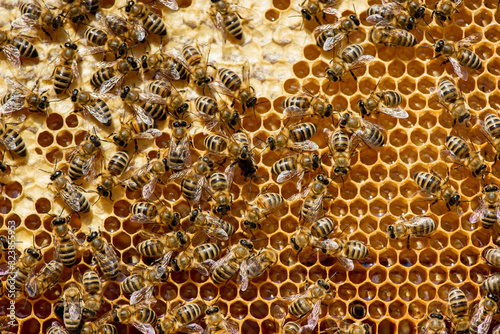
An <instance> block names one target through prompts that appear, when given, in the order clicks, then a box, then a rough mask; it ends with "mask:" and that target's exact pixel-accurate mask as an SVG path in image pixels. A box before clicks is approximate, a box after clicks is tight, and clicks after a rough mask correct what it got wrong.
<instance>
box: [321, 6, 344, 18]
mask: <svg viewBox="0 0 500 334" xmlns="http://www.w3.org/2000/svg"><path fill="white" fill-rule="evenodd" d="M323 12H324V13H325V14H328V15H333V16H335V17H336V18H341V17H342V13H341V12H340V11H339V10H338V9H335V8H332V7H326V8H323Z"/></svg>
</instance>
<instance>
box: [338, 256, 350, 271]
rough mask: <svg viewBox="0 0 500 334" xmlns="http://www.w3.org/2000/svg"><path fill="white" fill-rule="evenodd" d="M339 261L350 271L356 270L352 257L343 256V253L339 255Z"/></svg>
mask: <svg viewBox="0 0 500 334" xmlns="http://www.w3.org/2000/svg"><path fill="white" fill-rule="evenodd" d="M337 261H339V263H340V264H341V265H342V267H344V268H345V269H346V270H348V271H353V270H354V262H353V261H352V260H351V259H348V258H346V257H343V256H341V255H338V256H337Z"/></svg>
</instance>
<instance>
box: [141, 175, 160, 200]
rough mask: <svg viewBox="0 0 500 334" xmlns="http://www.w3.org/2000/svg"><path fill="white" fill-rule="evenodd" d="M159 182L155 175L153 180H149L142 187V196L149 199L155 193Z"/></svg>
mask: <svg viewBox="0 0 500 334" xmlns="http://www.w3.org/2000/svg"><path fill="white" fill-rule="evenodd" d="M157 183H158V178H156V177H153V178H151V181H149V182H148V184H146V185H145V186H144V187H143V188H142V197H143V198H144V199H148V198H149V197H151V195H153V193H154V191H155V188H156V184H157Z"/></svg>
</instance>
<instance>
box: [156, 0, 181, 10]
mask: <svg viewBox="0 0 500 334" xmlns="http://www.w3.org/2000/svg"><path fill="white" fill-rule="evenodd" d="M160 2H161V3H162V4H163V5H164V6H165V7H167V8H169V9H171V10H179V5H177V2H176V1H175V0H160Z"/></svg>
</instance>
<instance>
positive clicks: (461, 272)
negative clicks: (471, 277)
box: [450, 266, 467, 284]
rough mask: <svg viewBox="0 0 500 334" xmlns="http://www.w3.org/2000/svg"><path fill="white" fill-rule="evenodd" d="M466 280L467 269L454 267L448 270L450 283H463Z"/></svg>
mask: <svg viewBox="0 0 500 334" xmlns="http://www.w3.org/2000/svg"><path fill="white" fill-rule="evenodd" d="M466 279H467V269H466V268H464V267H462V266H455V267H453V268H452V269H450V281H452V282H453V283H455V284H459V283H462V282H464V281H465V280H466Z"/></svg>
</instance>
